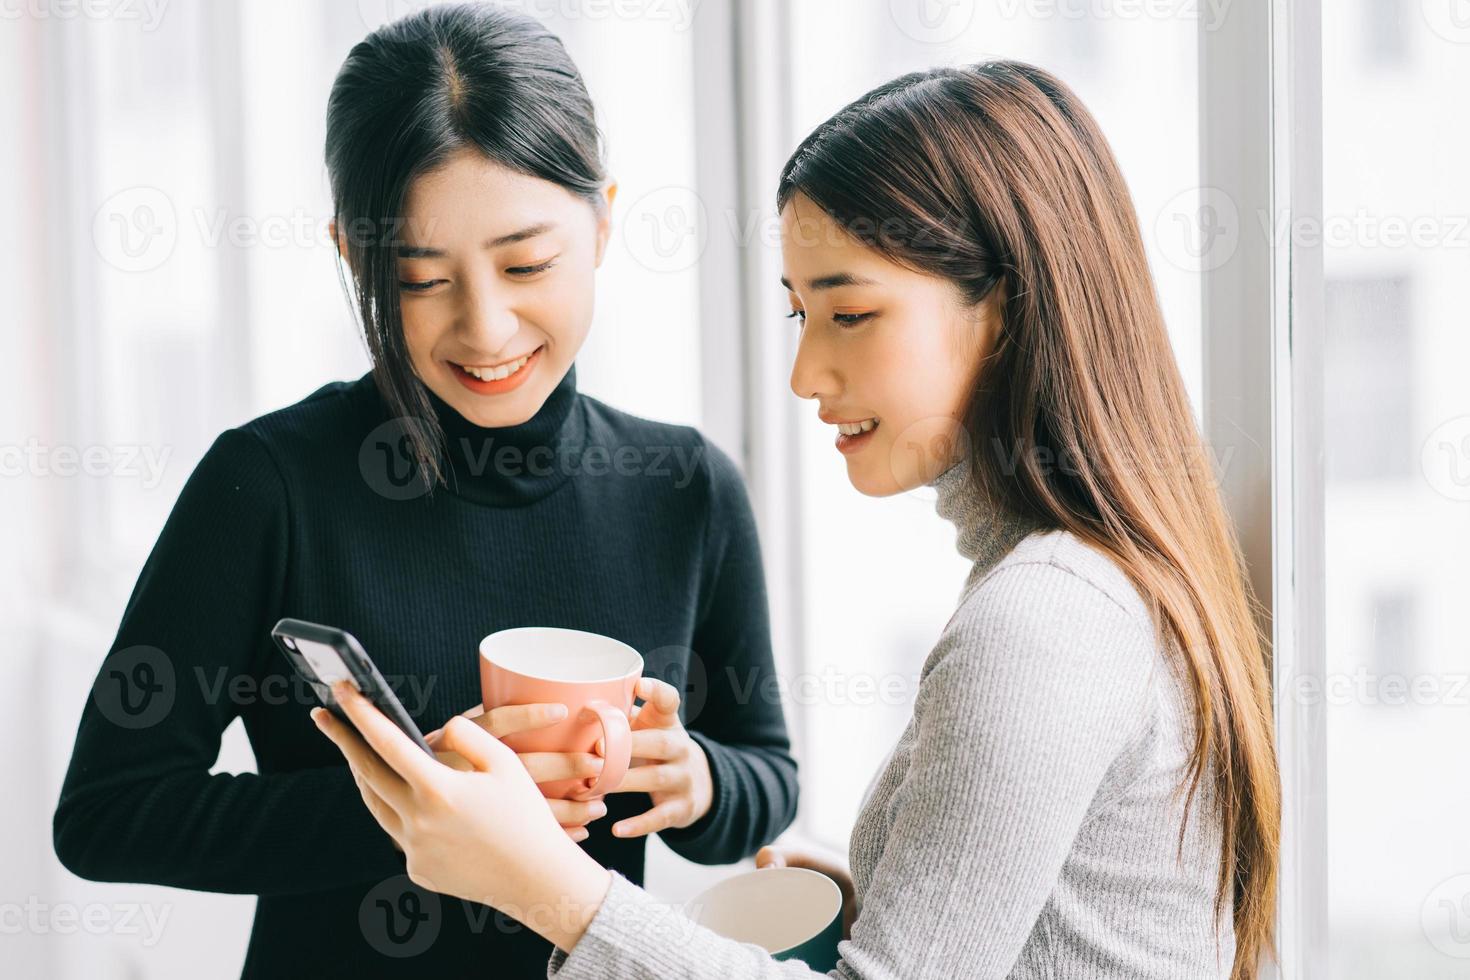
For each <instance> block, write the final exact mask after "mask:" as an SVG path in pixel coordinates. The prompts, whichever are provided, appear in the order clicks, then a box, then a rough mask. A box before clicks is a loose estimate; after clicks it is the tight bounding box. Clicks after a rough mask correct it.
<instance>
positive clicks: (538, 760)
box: [424, 703, 607, 841]
mask: <svg viewBox="0 0 1470 980" xmlns="http://www.w3.org/2000/svg"><path fill="white" fill-rule="evenodd" d="M566 716H567V706H566V705H564V704H555V703H540V704H508V705H502V706H501V707H498V708H492V709H490V710H489V711H486V710H485V709H484V707H483V706H482V705H475V706H474V707H473V708H471V709H470V710H468V711H466V712H464V713H463V714H462V715H461V716H460V717H462V718H466V719H468V720H470V721H472V722H474V723H475V724H476V725H478V726H479V727H480V728H481V729H482V730H484V731H486V732H489V733H490V734H491V735H494V736H495V737H496V738H504V737H505V736H506V735H510V734H513V733H515V732H525V731H534V730H536V729H541V728H546V727H549V726H551V725H554V724H557V723H558V722H561V721H563V720H564V719H565V718H566ZM424 737H425V739H426V740H427V741H428V743H429V747H430V748H432V749H433V750H434V754H435V756H436V757H437V758H438V759H439V761H440V762H442V763H444V764H445V765H446V766H449V767H451V768H454V769H458V770H460V771H461V772H467V771H470V770H471V769H473V768H474V767H473V766H472V765H470V763H469V761H468V760H466V759H465V758H464V757H463V756H461V755H460V754H459V753H457V752H454V751H452V750H450V749H448V748H445V747H444V745H443V739H444V729H442V728H440V729H437V730H435V731H432V732H430V733H429V734H428V735H426V736H424ZM517 758H519V759H520V761H521V765H523V766H525V768H526V772H528V773H530V775H531V779H532V780H533V781H534V782H536V783H538V784H542V783H551V782H554V781H557V780H565V779H577V780H581V779H589V778H595V777H596V776H597V775H598V773H600V772H602V767H603V762H602V758H601V757H600V756H597V755H594V754H593V753H591V752H520V753H517ZM546 802H547V803H548V804H549V805H550V807H551V812H552V814H553V815H554V816H555V817H556V822H557V823H559V824H561V826H562V829H563V830H565V831H566V832H567V836H568V837H570V838H571V839H572V840H574V841H584V840H586V839H587V836H588V831H587V826H586V825H587V824H589V823H591V822H592V821H593V820H597V819H599V818H601V817H604V816H606V815H607V805H606V804H605V803H603V802H602V801H601V800H586V801H579V800H563V799H548V800H547V801H546Z"/></svg>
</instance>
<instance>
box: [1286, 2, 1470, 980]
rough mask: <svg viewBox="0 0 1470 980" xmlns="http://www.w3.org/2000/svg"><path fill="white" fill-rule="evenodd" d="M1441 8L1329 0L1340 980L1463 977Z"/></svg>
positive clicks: (1465, 439) (1330, 657) (1464, 79)
mask: <svg viewBox="0 0 1470 980" xmlns="http://www.w3.org/2000/svg"><path fill="white" fill-rule="evenodd" d="M1459 6H1460V7H1462V8H1463V4H1461V5H1459ZM1455 7H1456V4H1454V3H1451V2H1443V3H1440V2H1427V3H1424V4H1418V3H1413V4H1391V3H1384V2H1379V0H1359V2H1357V3H1351V4H1342V5H1333V4H1324V5H1323V14H1324V16H1323V21H1322V28H1323V50H1322V54H1323V87H1324V98H1323V157H1324V161H1325V163H1324V173H1323V178H1324V195H1323V215H1324V224H1323V228H1322V229H1321V231H1322V236H1323V237H1322V241H1323V242H1324V246H1325V247H1324V253H1325V256H1324V263H1325V268H1324V271H1325V274H1326V338H1325V339H1326V344H1325V347H1326V351H1325V353H1326V360H1325V372H1326V376H1325V378H1324V382H1325V385H1324V387H1325V398H1326V404H1325V406H1324V409H1325V428H1326V479H1327V485H1326V506H1327V511H1326V548H1327V556H1326V557H1327V569H1328V571H1327V590H1326V598H1327V643H1328V646H1327V679H1326V684H1325V685H1324V687H1323V692H1324V711H1325V717H1326V720H1327V740H1328V741H1327V744H1328V748H1327V756H1328V775H1327V783H1328V801H1327V812H1328V836H1327V841H1326V846H1327V848H1328V874H1329V885H1330V888H1329V891H1328V895H1329V900H1328V901H1329V906H1328V915H1329V928H1330V933H1331V935H1330V945H1331V950H1332V962H1331V976H1333V977H1334V978H1342V980H1358V978H1362V980H1368V978H1373V980H1377V978H1380V977H1390V976H1392V977H1414V978H1416V980H1428V978H1439V977H1444V978H1448V977H1465V976H1470V837H1467V835H1466V834H1465V828H1464V814H1465V809H1466V804H1467V803H1470V781H1467V780H1466V779H1465V778H1464V776H1463V771H1464V765H1463V759H1464V755H1465V748H1464V747H1465V745H1466V744H1467V741H1470V711H1467V704H1470V689H1467V677H1470V675H1467V672H1466V644H1465V630H1464V623H1463V620H1462V618H1461V614H1462V611H1463V609H1464V605H1465V598H1466V596H1467V595H1470V573H1467V568H1470V566H1467V563H1466V561H1465V555H1466V554H1467V553H1470V386H1467V385H1466V383H1465V367H1466V365H1467V364H1470V331H1467V329H1466V327H1467V324H1466V317H1465V312H1464V311H1465V310H1466V309H1467V308H1470V276H1467V275H1466V272H1467V270H1470V266H1467V264H1466V261H1467V257H1470V230H1467V223H1470V219H1467V215H1470V185H1467V183H1466V181H1465V178H1464V173H1465V161H1466V159H1467V152H1470V132H1467V127H1466V126H1465V124H1464V119H1465V113H1464V105H1463V93H1464V92H1465V89H1466V86H1467V84H1470V21H1467V20H1465V19H1464V18H1463V16H1461V17H1460V18H1459V19H1458V20H1457V19H1456V16H1455ZM1457 120H1458V121H1457ZM1301 231H1306V230H1305V229H1302V230H1301Z"/></svg>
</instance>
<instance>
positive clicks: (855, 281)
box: [781, 272, 878, 291]
mask: <svg viewBox="0 0 1470 980" xmlns="http://www.w3.org/2000/svg"><path fill="white" fill-rule="evenodd" d="M877 284H878V281H877V280H876V279H868V278H865V277H863V276H855V275H853V274H852V273H851V272H834V273H832V274H831V275H830V276H818V277H817V278H815V279H808V280H807V281H806V285H807V288H808V289H811V290H814V291H815V290H821V289H836V288H837V287H838V286H876V285H877ZM781 285H783V286H785V287H786V288H787V289H788V290H789V289H791V281H790V280H789V279H787V278H786V277H785V276H782V277H781ZM793 291H794V290H793Z"/></svg>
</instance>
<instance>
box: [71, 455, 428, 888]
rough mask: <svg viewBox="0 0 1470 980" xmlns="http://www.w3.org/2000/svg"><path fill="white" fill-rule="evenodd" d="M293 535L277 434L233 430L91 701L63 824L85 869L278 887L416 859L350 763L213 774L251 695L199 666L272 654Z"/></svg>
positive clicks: (172, 881)
mask: <svg viewBox="0 0 1470 980" xmlns="http://www.w3.org/2000/svg"><path fill="white" fill-rule="evenodd" d="M290 546H291V542H290V535H289V533H288V500H287V496H286V491H285V484H284V482H283V481H282V478H281V475H280V472H279V470H278V469H277V468H276V466H275V463H274V460H273V459H272V458H271V456H270V454H269V451H268V450H267V448H266V446H265V444H264V443H263V442H262V441H261V440H260V438H259V437H258V436H256V435H255V434H254V433H252V432H249V431H247V430H244V429H231V430H228V431H226V432H224V433H222V434H221V435H220V436H219V437H218V438H217V439H216V440H215V442H214V444H213V445H212V446H210V448H209V450H208V451H207V452H206V453H205V455H204V457H203V459H201V460H200V462H199V465H198V466H197V467H196V468H195V470H194V472H193V473H192V474H190V476H189V479H188V480H187V481H186V483H185V486H184V489H183V491H182V492H181V493H180V495H179V498H178V500H177V502H176V503H175V505H174V509H173V511H172V512H171V513H170V515H169V518H168V520H167V522H166V523H165V525H164V528H163V532H162V533H161V534H160V535H159V538H158V541H157V542H156V543H155V545H154V547H153V551H152V552H151V553H150V554H149V556H148V559H147V561H146V562H145V564H144V566H143V570H142V573H141V574H140V576H139V578H138V581H137V584H136V586H135V587H134V589H133V593H132V596H131V597H130V598H129V600H128V603H127V606H126V608H125V611H124V613H123V617H122V621H121V624H120V626H119V629H118V632H117V637H116V639H115V641H114V643H113V646H112V649H111V650H110V651H109V653H108V655H107V657H106V658H105V660H104V661H103V664H102V667H101V670H100V671H99V672H98V676H97V681H96V684H95V685H94V687H93V690H92V693H91V696H89V697H88V699H87V703H86V706H85V707H84V708H83V711H82V718H81V723H80V725H79V727H78V731H77V740H76V746H75V749H74V750H73V753H72V759H71V765H70V767H69V769H68V771H67V774H66V779H65V782H64V784H63V786H62V791H61V799H60V802H59V803H58V805H57V808H56V813H55V816H54V818H53V828H52V829H53V837H54V845H55V848H56V853H57V856H58V857H59V858H60V859H61V861H62V863H63V864H64V865H66V867H67V868H69V869H70V870H71V871H73V872H74V873H76V874H78V875H80V876H82V877H84V878H90V879H93V880H97V881H133V882H146V883H153V884H161V885H174V886H177V887H181V888H192V889H199V890H203V891H217V892H236V893H245V894H257V895H272V894H284V893H288V892H293V891H305V890H317V889H324V888H332V887H338V886H342V885H346V884H351V883H355V882H362V881H372V880H376V879H381V878H384V877H387V876H390V875H392V874H395V873H397V872H399V871H401V870H402V867H403V859H402V856H401V855H400V854H398V852H397V851H396V850H394V848H393V846H392V844H391V842H390V841H389V839H388V837H387V836H386V835H385V834H384V833H383V832H382V831H381V830H380V829H379V828H378V826H377V824H376V823H375V822H374V821H373V818H372V816H371V815H370V814H369V812H368V810H367V808H366V807H364V806H363V805H362V799H361V797H360V796H359V794H358V791H357V787H356V785H355V784H354V783H353V780H352V776H351V773H350V771H349V770H348V769H347V768H346V767H345V766H332V767H329V768H321V769H306V770H300V771H296V772H289V773H279V774H271V775H257V774H251V773H246V774H239V775H232V774H224V773H221V774H215V775H212V774H211V773H210V768H211V767H212V766H213V765H214V763H215V761H216V759H217V758H218V755H219V747H220V735H221V733H222V732H223V731H224V729H225V726H226V725H228V724H229V723H230V721H231V720H232V719H233V718H234V717H235V715H236V714H238V710H237V708H236V706H235V705H234V704H232V700H233V699H232V698H230V697H229V696H227V695H225V694H224V693H223V691H222V689H219V688H216V687H213V686H211V685H210V684H207V683H203V682H202V679H205V678H215V677H228V678H237V677H241V676H248V675H255V676H259V675H260V674H261V672H262V671H263V670H264V669H265V664H266V663H267V661H266V658H267V657H268V656H269V655H270V654H271V653H272V652H273V648H272V647H271V646H270V644H271V641H270V639H269V631H270V628H271V627H272V626H273V625H274V623H275V621H276V619H277V618H278V612H277V611H278V608H279V604H280V590H281V587H282V582H283V581H284V576H285V573H286V560H287V554H288V549H289V548H290ZM221 668H223V670H221ZM270 669H271V670H273V671H275V672H279V664H276V665H274V666H272V667H271V668H270Z"/></svg>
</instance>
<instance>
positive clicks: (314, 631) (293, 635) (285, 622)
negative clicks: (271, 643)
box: [271, 617, 434, 755]
mask: <svg viewBox="0 0 1470 980" xmlns="http://www.w3.org/2000/svg"><path fill="white" fill-rule="evenodd" d="M271 637H272V638H273V639H274V640H275V641H276V645H277V646H278V647H280V648H281V652H282V653H284V654H285V655H286V659H287V660H289V661H291V664H292V666H294V667H295V668H296V670H297V672H298V673H300V674H301V676H302V677H304V678H306V680H307V682H308V683H310V684H311V687H312V690H314V691H315V692H316V696H317V697H318V698H319V699H321V702H322V705H323V706H325V707H326V709H327V710H328V711H330V712H331V713H332V714H333V715H335V716H336V717H337V718H339V719H341V720H342V721H343V722H345V723H347V724H349V725H350V724H352V721H351V719H349V718H348V717H347V714H346V712H344V711H343V710H342V706H341V705H339V704H338V703H337V699H336V698H334V697H333V696H332V685H333V684H335V683H336V682H337V681H347V682H348V683H349V684H351V685H352V686H353V687H355V688H357V690H358V691H359V692H360V693H361V694H362V696H363V697H365V698H367V699H368V700H369V701H371V702H372V703H373V705H374V706H375V707H377V709H378V710H379V711H381V712H383V714H385V715H387V716H388V718H389V719H390V720H391V721H392V722H393V723H394V724H395V725H397V726H398V727H399V728H400V729H402V730H403V733H404V734H405V735H407V736H408V737H409V738H411V739H413V741H414V744H416V745H417V746H418V747H419V748H421V749H423V750H424V751H425V752H427V753H429V754H430V755H433V754H434V750H433V749H431V748H430V747H429V743H428V742H427V741H426V740H425V739H424V736H423V733H422V732H420V731H419V726H418V725H417V724H415V723H414V720H413V718H412V716H410V715H409V713H408V711H407V710H405V709H404V707H403V703H402V702H401V701H399V700H398V695H397V694H395V693H394V691H393V688H391V687H389V686H388V682H387V681H385V680H384V679H383V675H382V674H381V673H379V672H378V668H377V666H376V665H375V664H374V663H373V662H372V659H371V658H369V657H368V655H367V652H366V651H364V650H363V648H362V644H360V643H358V642H357V638H356V637H355V636H353V635H352V634H351V633H348V632H347V631H346V630H340V629H337V628H336V627H335V626H323V625H322V624H320V623H308V622H307V621H306V620H304V619H291V618H289V617H287V618H285V619H282V620H281V621H280V622H278V623H276V625H275V628H274V629H272V630H271Z"/></svg>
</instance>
